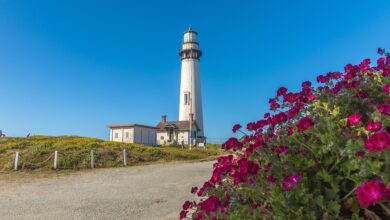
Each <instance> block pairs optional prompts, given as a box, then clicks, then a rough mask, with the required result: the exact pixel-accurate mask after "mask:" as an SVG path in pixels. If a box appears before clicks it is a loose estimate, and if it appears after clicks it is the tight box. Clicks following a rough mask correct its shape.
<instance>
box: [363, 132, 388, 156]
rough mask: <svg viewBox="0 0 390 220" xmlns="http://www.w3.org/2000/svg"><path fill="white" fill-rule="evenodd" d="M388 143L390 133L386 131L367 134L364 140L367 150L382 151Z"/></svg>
mask: <svg viewBox="0 0 390 220" xmlns="http://www.w3.org/2000/svg"><path fill="white" fill-rule="evenodd" d="M389 143H390V135H389V134H388V133H387V131H378V132H376V133H375V134H373V135H371V136H369V137H368V138H367V140H366V141H365V145H366V149H367V150H368V151H370V152H371V151H382V150H386V149H387V147H388V145H389Z"/></svg>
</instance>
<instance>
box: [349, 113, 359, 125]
mask: <svg viewBox="0 0 390 220" xmlns="http://www.w3.org/2000/svg"><path fill="white" fill-rule="evenodd" d="M361 118H362V116H361V115H359V114H352V115H350V116H348V125H358V124H360V121H361Z"/></svg>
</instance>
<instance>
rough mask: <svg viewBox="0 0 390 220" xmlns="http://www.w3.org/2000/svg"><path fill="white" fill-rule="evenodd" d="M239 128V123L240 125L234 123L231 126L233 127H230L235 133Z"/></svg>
mask: <svg viewBox="0 0 390 220" xmlns="http://www.w3.org/2000/svg"><path fill="white" fill-rule="evenodd" d="M240 128H241V125H240V124H235V125H234V126H233V129H232V131H233V133H236V132H237V131H238V130H240Z"/></svg>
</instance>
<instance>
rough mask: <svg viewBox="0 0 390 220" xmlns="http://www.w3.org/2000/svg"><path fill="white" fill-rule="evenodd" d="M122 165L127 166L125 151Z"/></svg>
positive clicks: (124, 151)
mask: <svg viewBox="0 0 390 220" xmlns="http://www.w3.org/2000/svg"><path fill="white" fill-rule="evenodd" d="M123 165H125V166H127V151H126V149H123Z"/></svg>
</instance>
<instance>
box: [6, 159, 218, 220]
mask: <svg viewBox="0 0 390 220" xmlns="http://www.w3.org/2000/svg"><path fill="white" fill-rule="evenodd" d="M212 163H213V162H193V163H189V162H171V163H161V164H154V165H146V166H135V167H126V168H109V169H95V170H86V171H79V172H72V173H65V174H64V173H60V174H46V175H40V176H39V177H37V176H36V175H33V174H17V175H15V173H14V174H0V218H1V219H29V220H30V219H137V220H138V219H178V213H179V211H180V207H181V205H182V203H183V201H185V200H187V199H191V198H193V196H192V194H190V192H189V190H190V188H191V186H193V185H200V184H202V183H203V182H204V181H205V180H207V179H208V178H209V177H210V175H211V170H212Z"/></svg>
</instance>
